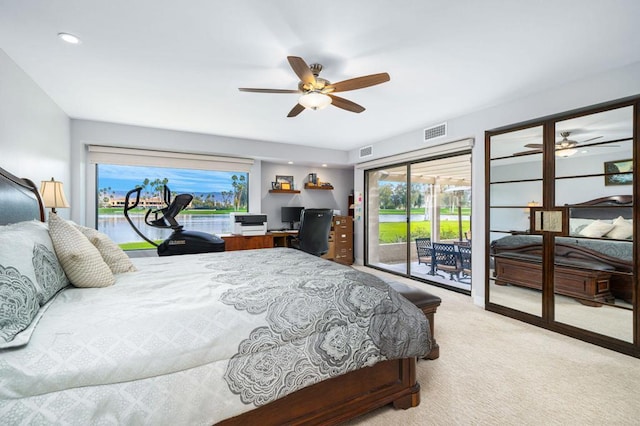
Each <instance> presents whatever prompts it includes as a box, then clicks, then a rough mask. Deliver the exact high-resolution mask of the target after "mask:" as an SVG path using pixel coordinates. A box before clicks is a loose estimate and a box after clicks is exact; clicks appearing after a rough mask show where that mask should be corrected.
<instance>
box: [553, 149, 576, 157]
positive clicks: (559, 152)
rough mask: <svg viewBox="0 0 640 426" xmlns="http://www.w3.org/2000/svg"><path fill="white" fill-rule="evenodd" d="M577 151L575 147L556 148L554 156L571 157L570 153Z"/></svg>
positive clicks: (573, 153)
mask: <svg viewBox="0 0 640 426" xmlns="http://www.w3.org/2000/svg"><path fill="white" fill-rule="evenodd" d="M577 153H578V150H577V149H573V148H571V149H558V150H556V157H563V158H567V157H571V156H572V155H575V154H577Z"/></svg>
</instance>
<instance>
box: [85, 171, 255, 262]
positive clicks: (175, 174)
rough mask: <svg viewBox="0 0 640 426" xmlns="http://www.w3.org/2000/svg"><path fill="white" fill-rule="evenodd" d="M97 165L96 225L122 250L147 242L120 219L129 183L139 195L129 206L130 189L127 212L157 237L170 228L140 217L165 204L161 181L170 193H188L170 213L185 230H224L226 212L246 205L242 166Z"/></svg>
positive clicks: (228, 225)
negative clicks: (236, 169) (189, 197)
mask: <svg viewBox="0 0 640 426" xmlns="http://www.w3.org/2000/svg"><path fill="white" fill-rule="evenodd" d="M97 170H98V171H97V180H96V186H97V188H96V192H97V215H98V218H97V224H98V230H99V231H100V232H104V233H105V234H107V235H109V237H110V238H111V239H112V240H113V241H115V242H116V243H118V244H120V246H121V247H122V248H124V249H125V250H131V249H142V248H149V247H151V246H150V245H149V244H148V243H146V242H144V241H143V240H142V238H140V236H139V235H137V234H136V232H135V231H134V230H133V228H132V227H131V225H130V224H129V223H128V222H127V221H126V219H125V215H124V210H125V199H126V195H127V193H128V192H129V191H131V190H133V189H137V188H139V189H140V196H139V199H138V205H137V206H135V208H132V207H133V203H134V201H135V200H136V195H135V193H134V194H132V195H131V197H130V200H129V209H128V214H129V217H130V218H131V219H132V221H133V222H134V224H135V225H136V226H137V227H138V229H139V230H140V231H142V232H143V233H144V234H145V235H146V236H147V237H148V238H149V239H151V240H154V241H162V240H164V239H165V238H167V237H168V236H169V235H170V234H171V230H170V229H159V228H154V227H150V226H148V225H147V224H146V223H145V221H144V217H145V215H146V214H147V212H148V211H149V210H151V213H150V215H151V216H150V217H151V218H153V216H154V212H155V210H158V209H161V208H163V207H166V203H165V201H166V200H165V198H164V189H165V187H167V188H168V189H169V190H170V199H173V198H174V197H175V196H176V195H177V194H184V193H187V194H191V195H192V196H193V200H192V201H191V203H190V204H189V205H188V206H187V207H186V208H185V209H184V210H183V211H182V212H181V213H180V214H179V215H178V217H177V218H176V219H177V220H178V222H179V223H180V224H181V225H183V226H184V228H185V229H188V230H192V231H202V232H208V233H211V234H224V233H229V232H230V231H231V223H230V219H229V215H230V213H232V212H246V211H248V207H249V206H248V184H249V176H248V174H247V173H244V172H227V171H216V170H193V169H175V168H164V167H146V166H123V165H112V164H99V165H98V167H97Z"/></svg>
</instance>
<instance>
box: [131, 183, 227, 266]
mask: <svg viewBox="0 0 640 426" xmlns="http://www.w3.org/2000/svg"><path fill="white" fill-rule="evenodd" d="M141 191H142V188H135V189H132V190H131V191H129V192H127V195H126V196H125V200H124V217H125V218H126V219H127V221H128V222H129V225H131V227H132V228H133V230H134V231H136V233H137V234H138V235H140V236H141V237H142V238H143V239H144V240H145V241H146V242H148V243H149V244H152V245H153V246H155V247H157V248H158V256H173V255H178V254H196V253H211V252H222V251H224V240H223V239H222V238H220V237H218V236H217V235H212V234H207V233H206V232H199V231H184V230H183V229H182V228H183V227H182V225H180V224H179V223H178V222H177V221H176V219H175V217H176V216H177V215H178V214H179V213H180V212H181V211H182V210H184V208H185V207H187V206H188V205H189V203H190V202H191V200H193V195H191V194H178V195H176V196H175V198H174V199H173V201H171V190H170V189H169V187H168V186H166V185H165V186H164V193H163V201H164V204H165V206H164V207H163V208H160V209H147V212H146V213H145V215H144V223H146V224H147V225H149V226H153V227H154V228H163V229H172V230H173V232H172V233H171V235H170V236H169V238H167V239H166V240H164V241H163V242H162V243H160V244H157V243H156V242H154V241H152V240H150V239H149V238H147V237H146V236H145V235H144V234H143V233H142V232H141V231H140V230H139V229H138V228H137V227H136V225H135V224H134V223H133V221H132V220H131V218H130V217H129V210H131V209H134V208H136V207H137V206H138V204H139V203H140V192H141ZM132 194H135V196H136V198H135V201H134V202H133V204H131V205H130V204H129V200H130V198H131V195H132ZM152 213H153V219H152V220H150V219H149V216H151V214H152Z"/></svg>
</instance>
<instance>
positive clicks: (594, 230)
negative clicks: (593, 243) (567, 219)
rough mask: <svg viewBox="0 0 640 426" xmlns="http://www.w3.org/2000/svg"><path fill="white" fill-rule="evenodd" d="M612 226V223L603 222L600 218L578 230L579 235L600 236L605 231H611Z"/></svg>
mask: <svg viewBox="0 0 640 426" xmlns="http://www.w3.org/2000/svg"><path fill="white" fill-rule="evenodd" d="M613 226H614V225H613V223H605V222H602V221H601V220H596V221H594V222H592V223H590V224H589V225H587V226H586V227H585V228H584V229H583V230H582V231H580V235H582V236H583V237H591V238H600V237H602V236H603V235H605V234H606V233H607V232H609V231H611V230H612V229H613Z"/></svg>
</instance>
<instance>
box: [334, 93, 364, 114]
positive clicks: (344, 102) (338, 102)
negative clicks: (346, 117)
mask: <svg viewBox="0 0 640 426" xmlns="http://www.w3.org/2000/svg"><path fill="white" fill-rule="evenodd" d="M329 97H330V98H331V104H332V105H333V106H336V107H338V108H342V109H345V110H347V111H351V112H357V113H360V112H362V111H364V110H365V108H364V107H363V106H361V105H358V104H357V103H355V102H351V101H350V100H348V99H345V98H341V97H338V96H334V95H329Z"/></svg>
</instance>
